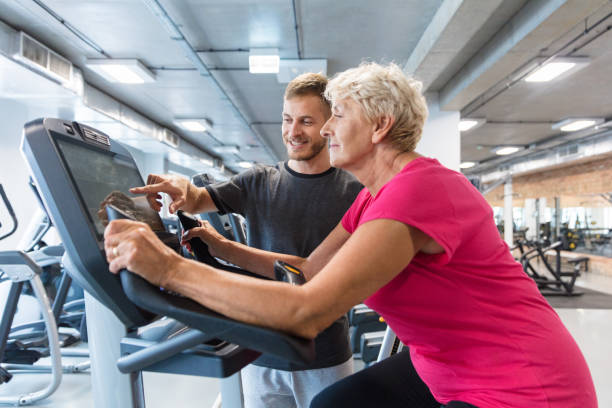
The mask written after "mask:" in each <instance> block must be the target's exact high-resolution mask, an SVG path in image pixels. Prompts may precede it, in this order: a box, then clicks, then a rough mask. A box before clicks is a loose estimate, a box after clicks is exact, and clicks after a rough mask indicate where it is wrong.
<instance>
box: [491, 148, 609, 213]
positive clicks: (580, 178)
mask: <svg viewBox="0 0 612 408" xmlns="http://www.w3.org/2000/svg"><path fill="white" fill-rule="evenodd" d="M512 191H513V197H514V198H513V200H512V201H513V206H515V207H522V206H523V205H524V200H525V198H546V200H547V205H548V206H549V207H550V206H553V205H554V204H553V203H554V197H560V198H561V207H609V206H610V205H611V204H610V202H608V201H606V200H605V199H603V198H602V197H601V196H600V194H602V193H609V192H612V156H609V155H608V156H606V157H602V158H597V159H595V160H590V161H581V162H577V163H573V164H569V165H565V166H563V167H556V168H551V169H548V170H543V171H538V172H533V173H529V174H525V175H521V176H515V177H513V178H512ZM503 193H504V187H503V185H502V186H500V187H498V188H496V189H495V190H493V191H491V192H490V193H489V194H487V195H486V196H485V198H486V199H487V201H488V202H489V204H491V206H493V207H496V206H497V207H503V206H504V198H503Z"/></svg>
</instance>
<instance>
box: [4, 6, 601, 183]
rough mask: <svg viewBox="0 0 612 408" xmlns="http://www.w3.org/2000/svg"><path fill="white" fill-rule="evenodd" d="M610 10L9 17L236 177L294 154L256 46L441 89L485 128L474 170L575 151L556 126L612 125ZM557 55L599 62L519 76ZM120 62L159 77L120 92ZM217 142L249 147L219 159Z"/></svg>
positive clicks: (331, 9)
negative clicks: (98, 68) (502, 152)
mask: <svg viewBox="0 0 612 408" xmlns="http://www.w3.org/2000/svg"><path fill="white" fill-rule="evenodd" d="M610 13H612V2H611V1H609V0H547V1H545V0H530V1H527V0H505V1H502V0H487V1H482V0H463V1H461V0H428V1H422V0H378V1H376V2H374V1H370V0H351V1H336V2H329V1H323V0H260V1H256V0H173V1H171V0H106V1H87V0H78V1H77V0H73V1H67V0H32V1H30V0H20V1H17V0H0V21H2V22H3V23H5V24H6V25H8V26H10V27H11V28H12V29H14V30H18V31H24V32H26V33H27V34H29V35H30V36H32V37H34V38H36V39H37V40H38V41H40V42H41V43H43V44H45V45H46V46H48V47H50V48H51V49H53V50H54V51H56V52H57V53H59V54H60V55H62V56H64V57H66V58H67V59H69V60H70V61H71V62H72V63H73V64H74V65H75V66H76V67H78V68H79V69H80V70H81V71H82V75H83V78H84V80H85V82H86V83H87V84H88V85H90V86H92V87H94V88H96V89H98V90H100V91H102V92H104V93H105V94H107V95H109V96H111V97H112V98H114V99H115V100H117V101H119V102H120V103H121V104H124V105H125V106H127V107H129V108H130V109H132V110H133V111H134V112H137V113H138V114H139V115H142V116H143V117H145V118H147V119H148V120H150V121H152V122H154V123H156V124H158V125H159V126H162V127H166V128H168V129H171V130H172V131H174V132H175V133H177V134H179V135H180V136H181V138H183V139H184V140H185V141H187V142H189V143H191V144H193V145H194V146H196V147H197V148H199V149H201V150H203V151H205V152H207V153H209V154H210V155H212V156H214V157H217V158H219V159H221V160H222V161H223V162H224V164H225V165H226V166H227V167H228V168H231V169H232V170H234V171H238V170H239V167H238V166H237V163H238V162H239V161H243V160H247V161H256V162H263V163H274V162H276V161H277V160H282V159H283V158H284V157H285V151H284V147H283V145H282V143H281V138H280V119H281V110H282V95H283V91H284V87H285V85H286V84H281V83H278V81H277V79H276V75H273V74H263V75H257V74H250V73H249V71H248V50H249V48H259V47H274V48H278V49H279V53H280V57H281V59H326V60H327V73H328V75H333V74H334V73H336V72H339V71H342V70H344V69H347V68H349V67H352V66H355V65H357V64H359V62H361V61H362V60H364V59H368V60H375V61H394V62H396V63H398V64H400V65H402V66H403V67H404V69H405V70H406V71H407V72H409V73H413V74H414V75H416V76H417V77H418V78H419V79H421V80H423V82H424V85H425V90H426V91H427V92H430V93H431V92H436V93H438V95H439V101H440V105H441V108H442V109H443V110H456V111H460V112H461V116H462V117H477V118H485V119H486V121H487V122H486V123H485V124H484V125H482V126H480V127H478V128H477V129H474V130H472V131H469V132H464V133H463V134H462V141H461V158H462V160H463V161H476V162H478V163H479V164H478V165H477V166H476V167H474V168H472V169H470V170H469V171H468V173H469V172H478V171H483V170H486V169H490V168H496V167H498V166H500V165H502V164H503V162H504V160H505V161H507V160H515V159H513V158H503V159H502V158H498V157H496V156H495V155H494V154H493V153H492V152H491V147H493V146H496V145H500V144H520V145H524V146H530V149H529V153H533V152H534V150H537V149H538V143H540V142H542V141H546V142H547V143H548V144H547V145H546V146H545V147H543V148H546V149H550V148H551V144H550V141H551V140H557V141H556V142H555V143H565V142H567V141H568V138H567V137H566V136H561V135H559V134H558V131H555V130H553V129H552V127H551V124H552V123H554V122H557V121H559V120H562V119H564V118H567V117H571V116H593V117H602V118H608V119H610V118H611V117H612V92H611V91H612V89H611V88H612V85H611V81H610V78H612V34H611V33H610V32H609V30H610V27H611V25H612V17H611V16H610ZM169 25H170V26H171V27H170V28H168V26H169ZM296 26H297V29H296ZM173 29H174V31H173ZM177 30H178V34H177ZM171 33H173V34H171ZM180 36H182V37H181V38H179V37H180ZM190 52H193V53H192V57H194V56H195V57H197V58H198V61H196V62H194V60H193V58H192V59H190V58H188V57H187V55H188V54H189V53H190ZM554 55H559V56H561V55H562V56H587V57H589V58H590V63H589V65H587V66H586V67H585V68H583V69H581V70H580V71H578V72H576V73H574V74H572V75H571V76H568V77H567V78H565V79H559V80H557V81H553V82H550V83H546V84H532V83H526V82H524V81H520V80H517V78H520V76H521V75H523V74H524V73H525V72H526V71H525V70H526V69H530V67H532V66H533V64H534V63H537V62H541V61H543V60H544V59H545V58H547V57H550V56H554ZM111 57H112V58H136V59H139V60H140V61H141V62H142V63H143V64H145V65H146V66H147V67H148V68H149V69H151V71H153V72H154V73H155V75H156V80H155V82H152V83H147V84H141V85H125V84H112V83H109V82H107V81H105V80H104V79H103V78H102V77H100V76H98V75H97V74H96V73H95V72H93V71H90V70H89V69H88V68H87V67H86V66H85V61H86V59H87V58H111ZM0 81H1V79H0ZM5 88H6V87H5ZM5 88H0V89H5ZM2 97H7V96H6V95H2ZM177 117H206V118H209V119H210V120H211V121H212V122H213V128H212V130H211V131H210V132H207V133H190V132H187V131H184V130H181V129H180V128H178V127H177V126H176V125H175V124H174V123H173V119H174V118H177ZM590 135H591V134H590V133H588V132H586V133H585V132H582V133H580V134H579V137H588V136H590ZM219 145H237V146H239V148H240V151H239V153H238V154H237V155H236V154H225V155H221V154H219V153H216V152H215V150H214V147H215V146H219ZM542 146H544V145H542ZM522 154H523V155H525V154H526V153H522ZM519 155H520V154H519Z"/></svg>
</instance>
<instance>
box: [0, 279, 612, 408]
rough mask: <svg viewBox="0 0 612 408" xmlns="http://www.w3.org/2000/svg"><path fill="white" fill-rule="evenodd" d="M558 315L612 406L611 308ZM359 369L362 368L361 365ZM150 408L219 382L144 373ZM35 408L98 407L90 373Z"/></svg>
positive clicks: (31, 378)
mask: <svg viewBox="0 0 612 408" xmlns="http://www.w3.org/2000/svg"><path fill="white" fill-rule="evenodd" d="M579 284H580V285H581V286H583V287H587V288H590V289H594V290H599V291H602V292H607V293H610V294H612V278H610V277H604V276H600V275H593V274H586V276H583V277H582V278H581V279H580V281H579ZM557 313H559V316H560V317H561V319H562V320H563V322H564V323H565V325H566V326H567V328H568V329H569V331H570V332H571V333H572V335H573V336H574V338H575V339H576V342H577V343H578V345H579V346H580V348H581V350H582V352H583V354H584V356H585V358H586V360H587V363H588V364H589V367H590V369H591V373H592V376H593V380H594V382H595V388H596V391H597V396H598V400H599V406H600V407H601V408H608V407H612V376H611V375H610V369H612V309H606V310H597V309H557ZM356 366H358V367H360V365H359V364H356ZM47 378H48V376H47V375H44V374H33V375H30V374H21V375H16V376H15V378H14V379H13V380H12V381H11V382H10V383H8V384H3V385H1V386H0V396H2V395H13V394H15V393H18V392H23V391H28V390H32V389H40V388H42V387H44V385H45V381H47ZM144 388H145V398H146V403H147V408H162V407H164V408H165V407H181V408H192V407H193V408H196V407H197V408H204V407H211V406H212V405H213V403H214V401H215V399H216V397H217V394H218V392H219V381H218V380H215V379H210V378H201V377H190V376H178V375H165V374H156V373H145V374H144ZM36 406H40V407H54V408H76V407H79V408H82V407H92V408H93V406H94V404H93V401H92V397H91V386H90V383H89V375H88V374H67V375H64V378H63V380H62V384H61V386H60V388H59V390H58V391H57V392H56V393H55V394H53V395H52V396H51V397H50V398H48V399H47V400H45V401H41V402H40V403H39V404H37V405H36Z"/></svg>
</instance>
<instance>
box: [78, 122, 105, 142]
mask: <svg viewBox="0 0 612 408" xmlns="http://www.w3.org/2000/svg"><path fill="white" fill-rule="evenodd" d="M81 129H83V136H85V137H86V138H87V139H89V140H93V141H95V142H98V143H102V144H105V145H107V146H110V140H109V139H108V136H106V135H104V134H102V133H98V132H95V131H94V130H92V129H89V128H86V127H85V126H81Z"/></svg>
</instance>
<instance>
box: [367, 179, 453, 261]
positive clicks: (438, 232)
mask: <svg viewBox="0 0 612 408" xmlns="http://www.w3.org/2000/svg"><path fill="white" fill-rule="evenodd" d="M451 197H452V194H451V191H450V189H449V188H448V186H447V183H445V180H442V179H438V178H432V179H430V180H428V181H427V182H423V181H419V182H416V183H415V182H414V179H413V178H411V177H410V176H403V177H398V178H396V179H395V180H393V181H392V182H391V183H389V184H388V185H386V186H385V187H384V188H383V189H381V191H380V192H379V194H378V197H377V198H376V200H374V201H373V202H372V204H371V205H370V206H368V208H367V209H365V210H364V212H363V215H362V216H361V219H360V220H359V224H363V223H365V222H368V221H371V220H375V219H392V220H396V221H400V222H402V223H404V224H406V225H410V226H412V227H415V228H418V229H419V230H421V231H423V232H424V233H425V234H426V235H428V236H429V237H431V238H432V239H433V240H434V241H436V242H437V243H438V244H439V245H440V246H442V248H444V254H441V255H434V256H432V258H431V259H432V260H433V259H436V260H438V262H440V263H442V264H445V263H448V261H449V260H450V259H451V258H452V256H453V254H454V253H455V250H456V249H457V248H458V247H459V245H460V241H461V230H460V227H459V223H458V220H457V218H456V214H455V206H454V205H453V203H452V201H451Z"/></svg>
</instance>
